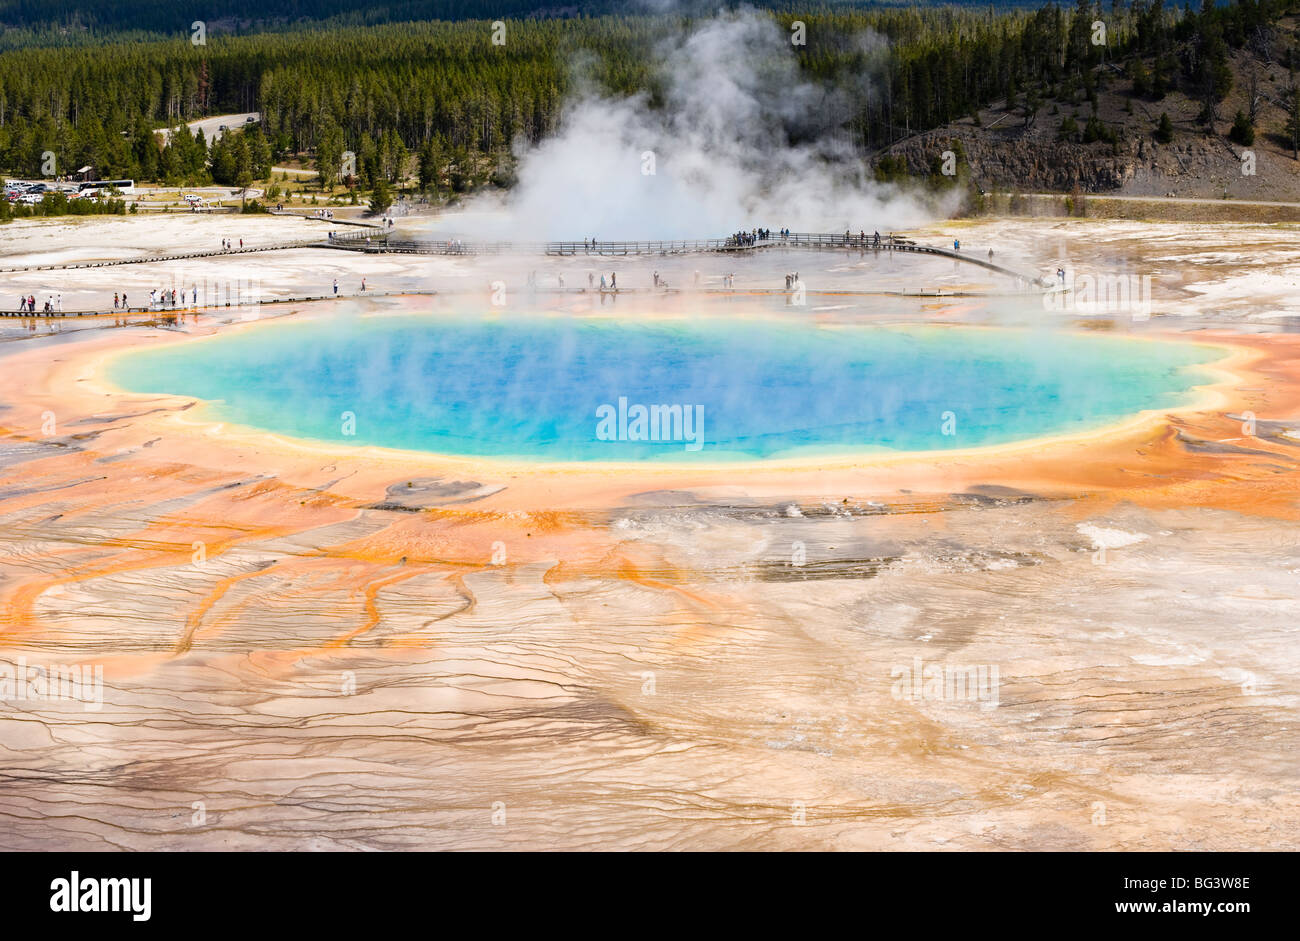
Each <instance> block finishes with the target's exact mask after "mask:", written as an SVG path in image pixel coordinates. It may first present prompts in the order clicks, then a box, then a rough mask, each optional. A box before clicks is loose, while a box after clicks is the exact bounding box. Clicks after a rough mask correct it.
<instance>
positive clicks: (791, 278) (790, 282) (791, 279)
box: [785, 271, 799, 291]
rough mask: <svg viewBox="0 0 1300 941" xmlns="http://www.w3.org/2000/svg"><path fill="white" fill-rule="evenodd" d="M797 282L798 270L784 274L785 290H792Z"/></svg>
mask: <svg viewBox="0 0 1300 941" xmlns="http://www.w3.org/2000/svg"><path fill="white" fill-rule="evenodd" d="M798 283H799V272H797V271H796V272H794V273H793V274H788V275H786V276H785V289H786V290H787V291H793V290H794V288H795V285H797V284H798Z"/></svg>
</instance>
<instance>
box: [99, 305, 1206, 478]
mask: <svg viewBox="0 0 1300 941" xmlns="http://www.w3.org/2000/svg"><path fill="white" fill-rule="evenodd" d="M1221 355H1222V354H1221V353H1220V352H1219V351H1217V350H1215V349H1213V348H1210V347H1205V346H1200V345H1193V344H1182V343H1145V342H1136V341H1132V340H1125V339H1122V338H1114V337H1103V336H1078V335H1066V334H1057V333H1049V332H1045V331H1044V332H1034V331H1015V330H977V329H962V328H948V329H939V328H924V327H922V328H909V329H890V328H883V327H872V326H845V327H834V328H825V327H816V326H811V325H807V324H804V323H795V322H791V321H782V320H775V319H773V320H767V319H704V318H701V319H696V320H690V321H670V322H664V321H656V322H644V321H642V322H620V321H616V320H604V319H600V320H593V319H579V318H572V317H565V316H534V317H516V318H509V319H506V318H502V319H483V318H476V319H469V318H457V317H443V316H432V315H430V316H397V317H371V318H366V319H365V320H356V319H351V318H336V319H329V320H320V321H312V322H307V323H302V322H299V323H273V324H266V325H259V326H257V327H255V328H252V329H249V330H244V331H238V332H231V333H225V334H219V335H216V336H213V337H210V338H205V339H201V340H195V341H191V342H185V343H179V344H174V345H171V346H168V347H165V348H160V349H157V350H147V351H141V352H138V353H132V354H129V355H127V356H124V357H122V358H120V359H118V360H116V361H114V363H113V364H112V366H111V368H110V378H111V380H112V381H113V382H115V383H116V384H118V385H120V386H122V387H124V388H126V389H129V390H132V391H136V392H164V393H172V394H177V395H185V396H193V397H195V398H199V399H204V400H207V402H208V414H209V415H210V417H213V418H215V419H218V420H222V421H228V422H234V423H237V424H243V425H251V426H254V427H258V428H264V429H268V430H272V431H276V432H281V433H285V434H288V435H293V436H298V437H304V438H315V439H321V440H325V441H331V442H340V443H344V444H355V445H382V446H386V447H393V448H405V449H411V450H418V451H431V452H437V453H446V454H463V455H478V456H488V457H511V458H527V459H537V460H546V461H571V460H572V461H643V460H662V461H718V460H733V459H736V460H740V459H753V458H773V457H790V456H797V455H800V454H810V453H826V454H845V453H857V452H863V451H875V450H881V449H890V450H908V451H910V450H940V449H949V448H965V447H975V446H979V445H988V444H998V443H1002V442H1007V441H1013V440H1016V439H1023V438H1030V437H1036V436H1040V435H1046V434H1058V433H1069V432H1075V431H1083V430H1088V429H1091V428H1096V427H1100V426H1102V425H1105V424H1108V423H1110V422H1113V421H1115V420H1117V419H1120V418H1122V417H1124V416H1126V415H1130V414H1132V413H1134V412H1137V411H1141V410H1143V409H1148V408H1162V407H1170V406H1174V405H1178V404H1180V403H1182V402H1184V401H1186V400H1187V398H1188V394H1189V390H1190V389H1191V388H1192V387H1193V386H1194V385H1197V384H1199V383H1204V382H1205V381H1206V374H1205V372H1204V371H1203V370H1200V369H1197V368H1195V367H1196V366H1197V364H1202V363H1206V362H1210V361H1212V360H1214V359H1217V358H1219V357H1220V356H1221ZM620 399H621V400H623V402H622V404H621V405H620ZM651 405H669V406H681V408H680V409H679V410H676V411H674V410H665V411H656V412H653V413H651V412H650V410H649V408H648V406H651ZM636 406H644V407H647V408H646V412H647V415H644V416H643V415H642V414H641V413H640V412H638V411H637V409H636V408H635V407H636ZM656 430H658V431H659V432H660V437H661V438H667V439H670V440H658V441H656V440H647V439H649V438H650V436H651V435H653V434H654V432H655V431H656ZM945 432H948V433H945Z"/></svg>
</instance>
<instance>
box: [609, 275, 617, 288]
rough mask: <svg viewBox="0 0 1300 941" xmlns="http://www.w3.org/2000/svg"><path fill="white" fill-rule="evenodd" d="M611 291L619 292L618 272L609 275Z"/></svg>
mask: <svg viewBox="0 0 1300 941" xmlns="http://www.w3.org/2000/svg"><path fill="white" fill-rule="evenodd" d="M609 289H610V290H611V291H617V290H618V272H617V271H611V272H610V274H609Z"/></svg>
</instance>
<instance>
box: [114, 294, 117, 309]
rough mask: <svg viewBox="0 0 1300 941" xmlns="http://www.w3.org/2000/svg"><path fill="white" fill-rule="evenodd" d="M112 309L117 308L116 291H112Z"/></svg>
mask: <svg viewBox="0 0 1300 941" xmlns="http://www.w3.org/2000/svg"><path fill="white" fill-rule="evenodd" d="M113 309H114V310H117V292H116V291H114V292H113Z"/></svg>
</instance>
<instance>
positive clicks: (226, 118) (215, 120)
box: [159, 111, 262, 144]
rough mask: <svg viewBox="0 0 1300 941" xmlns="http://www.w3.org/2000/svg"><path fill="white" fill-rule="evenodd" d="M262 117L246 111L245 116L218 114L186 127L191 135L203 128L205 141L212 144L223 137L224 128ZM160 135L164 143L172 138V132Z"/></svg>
mask: <svg viewBox="0 0 1300 941" xmlns="http://www.w3.org/2000/svg"><path fill="white" fill-rule="evenodd" d="M261 117H262V115H261V113H260V112H257V111H245V112H244V113H243V114H218V115H216V116H215V117H211V118H200V119H199V120H198V121H191V122H190V123H189V124H187V125H185V126H186V127H188V128H189V129H190V133H191V134H193V133H194V131H195V129H196V128H202V129H203V139H204V140H206V141H207V142H208V143H209V144H211V143H212V142H213V141H214V140H216V139H218V138H219V137H221V134H222V131H221V128H222V127H223V126H224V127H227V128H237V127H243V126H244V125H245V124H247V123H248V119H249V118H252V119H253V120H254V121H257V120H259V119H260V118H261ZM159 133H160V134H162V136H163V140H164V141H166V140H168V139H170V137H171V131H170V130H163V131H159Z"/></svg>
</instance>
